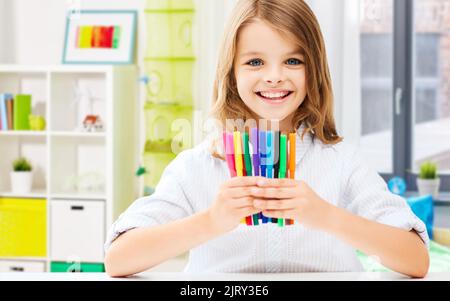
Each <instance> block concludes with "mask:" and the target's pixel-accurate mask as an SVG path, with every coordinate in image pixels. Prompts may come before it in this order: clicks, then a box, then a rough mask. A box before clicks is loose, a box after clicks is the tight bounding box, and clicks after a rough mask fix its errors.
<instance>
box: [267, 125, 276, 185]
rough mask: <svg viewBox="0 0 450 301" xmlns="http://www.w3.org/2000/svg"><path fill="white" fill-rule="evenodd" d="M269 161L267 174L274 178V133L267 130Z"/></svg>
mask: <svg viewBox="0 0 450 301" xmlns="http://www.w3.org/2000/svg"><path fill="white" fill-rule="evenodd" d="M266 143H267V148H266V151H267V161H266V162H267V163H266V170H267V172H266V175H267V177H268V178H273V163H274V149H273V146H274V134H273V131H268V132H267V140H266Z"/></svg>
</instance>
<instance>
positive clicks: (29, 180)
mask: <svg viewBox="0 0 450 301" xmlns="http://www.w3.org/2000/svg"><path fill="white" fill-rule="evenodd" d="M10 175H11V190H12V192H13V193H29V192H30V191H31V187H32V184H33V172H32V171H12V172H11V174H10Z"/></svg>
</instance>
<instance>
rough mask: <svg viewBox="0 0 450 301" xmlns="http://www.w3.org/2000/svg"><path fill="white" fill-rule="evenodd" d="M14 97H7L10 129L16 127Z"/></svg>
mask: <svg viewBox="0 0 450 301" xmlns="http://www.w3.org/2000/svg"><path fill="white" fill-rule="evenodd" d="M13 101H14V100H13V98H12V97H8V98H7V99H6V109H7V110H8V114H7V115H8V129H10V130H12V129H14V120H13V118H14V112H13V110H14V108H13V105H14V104H13Z"/></svg>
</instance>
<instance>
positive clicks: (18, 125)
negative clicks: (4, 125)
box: [13, 94, 31, 131]
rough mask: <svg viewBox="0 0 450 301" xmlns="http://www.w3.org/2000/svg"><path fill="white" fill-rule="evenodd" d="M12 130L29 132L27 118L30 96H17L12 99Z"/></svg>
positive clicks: (29, 111)
mask: <svg viewBox="0 0 450 301" xmlns="http://www.w3.org/2000/svg"><path fill="white" fill-rule="evenodd" d="M13 111H14V117H13V120H14V129H15V130H25V131H26V130H29V129H30V122H29V118H28V116H29V115H30V114H31V95H29V94H17V95H16V97H15V99H14V110H13Z"/></svg>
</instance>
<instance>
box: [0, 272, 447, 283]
mask: <svg viewBox="0 0 450 301" xmlns="http://www.w3.org/2000/svg"><path fill="white" fill-rule="evenodd" d="M348 280H350V281H360V280H364V281H378V280H382V281H383V280H407V281H450V272H443V273H430V274H428V275H427V277H425V278H424V279H410V278H408V277H406V276H403V275H401V274H397V273H391V272H387V273H292V274H291V273H281V274H242V273H217V274H215V273H208V274H188V273H155V272H154V273H151V272H146V273H141V274H138V275H134V276H130V277H126V278H111V277H109V276H108V275H107V274H106V273H0V281H348Z"/></svg>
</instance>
